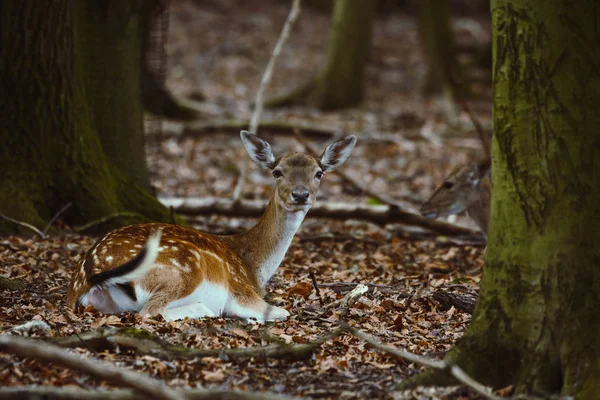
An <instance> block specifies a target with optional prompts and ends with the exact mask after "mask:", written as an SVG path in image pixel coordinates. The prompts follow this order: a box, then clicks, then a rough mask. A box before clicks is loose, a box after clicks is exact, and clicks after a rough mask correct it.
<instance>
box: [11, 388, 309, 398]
mask: <svg viewBox="0 0 600 400" xmlns="http://www.w3.org/2000/svg"><path fill="white" fill-rule="evenodd" d="M176 393H177V394H178V395H180V396H181V398H182V399H186V400H225V399H227V400H291V399H292V398H291V397H288V396H283V395H276V394H271V393H267V392H260V393H258V392H242V391H238V390H218V389H176ZM145 398H154V397H145ZM22 399H54V400H80V399H86V400H139V399H140V395H139V393H136V392H134V391H132V390H129V389H103V390H88V389H82V388H77V387H56V386H16V387H5V388H0V400H22ZM294 399H298V398H294Z"/></svg>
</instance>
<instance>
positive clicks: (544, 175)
mask: <svg viewBox="0 0 600 400" xmlns="http://www.w3.org/2000/svg"><path fill="white" fill-rule="evenodd" d="M492 14H493V27H494V71H493V74H494V129H495V131H494V140H493V168H492V173H493V180H494V190H493V196H492V209H491V221H490V229H489V235H488V247H487V251H486V267H485V271H484V275H483V279H482V282H481V290H480V294H479V299H478V302H477V306H476V309H475V312H474V315H473V320H472V322H471V324H470V326H469V329H468V331H467V333H466V334H465V336H464V338H463V339H462V340H461V341H460V342H459V343H458V344H457V347H456V348H455V349H454V350H453V351H452V352H451V353H450V355H449V357H450V358H451V359H452V360H454V361H455V362H456V363H457V364H458V365H459V366H461V367H462V368H463V369H465V370H466V372H467V373H469V374H470V375H472V376H473V377H475V378H476V379H478V380H480V381H482V382H483V383H485V384H488V385H491V386H493V387H502V386H506V385H508V384H514V385H515V387H516V391H517V392H519V393H543V394H549V393H561V394H564V395H573V396H582V397H585V396H587V395H588V394H590V393H592V391H593V390H595V388H596V387H595V383H594V382H595V381H594V380H595V379H596V378H597V377H598V368H597V366H598V362H599V360H600V350H599V349H600V325H599V324H597V321H596V318H595V317H593V315H595V314H596V313H597V309H598V307H599V306H600V269H599V268H598V265H600V233H598V229H597V227H598V224H599V223H600V176H598V168H597V167H596V166H597V165H599V163H600V153H599V152H598V150H597V149H599V148H600V147H599V146H600V140H599V138H600V136H599V135H598V133H597V132H598V128H597V127H598V126H600V113H598V112H597V105H598V104H599V103H600V74H598V69H597V67H596V66H597V65H600V41H599V40H598V33H597V29H596V18H595V16H598V15H600V5H599V4H597V3H594V2H578V3H564V2H562V1H558V0H553V1H547V2H543V3H540V2H537V1H533V0H511V1H492ZM596 394H597V392H596Z"/></svg>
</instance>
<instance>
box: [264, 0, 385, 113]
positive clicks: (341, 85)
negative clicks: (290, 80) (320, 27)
mask: <svg viewBox="0 0 600 400" xmlns="http://www.w3.org/2000/svg"><path fill="white" fill-rule="evenodd" d="M376 8H377V0H361V1H353V0H335V5H334V8H333V20H332V24H331V28H330V29H329V40H328V42H327V56H326V58H325V64H324V65H323V67H322V68H321V69H320V70H319V72H318V75H317V76H316V78H313V79H312V80H311V81H310V82H308V83H307V84H305V85H303V86H300V87H299V88H296V89H294V90H292V91H291V92H289V93H286V94H283V95H281V96H275V97H273V98H270V99H267V100H266V101H265V102H264V105H265V107H267V108H274V107H282V106H287V105H291V104H309V105H311V106H314V107H317V108H320V109H322V110H333V109H339V108H345V107H350V106H354V105H356V104H358V103H360V102H361V101H362V99H363V92H364V75H365V68H366V64H367V60H368V58H369V49H370V46H371V34H372V30H373V18H374V16H375V10H376Z"/></svg>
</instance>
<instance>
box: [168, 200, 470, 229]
mask: <svg viewBox="0 0 600 400" xmlns="http://www.w3.org/2000/svg"><path fill="white" fill-rule="evenodd" d="M159 200H160V201H161V202H162V203H163V204H164V205H166V206H167V207H169V206H173V207H174V208H175V211H176V212H177V213H179V214H182V215H188V216H196V215H206V214H218V215H227V216H235V217H260V216H262V215H263V213H264V211H265V208H266V205H267V203H266V202H264V201H260V200H242V199H240V200H239V202H237V203H235V202H233V201H232V200H231V199H224V198H214V197H213V198H210V197H191V198H166V197H162V198H159ZM308 216H309V217H322V218H331V219H340V220H348V219H355V220H363V221H368V222H372V223H375V224H379V225H386V224H393V223H401V224H404V225H412V226H418V227H421V228H425V229H428V230H430V231H433V232H435V233H437V234H441V235H447V236H461V237H462V236H464V237H471V238H473V237H479V236H481V233H480V232H478V231H474V230H471V229H468V228H463V227H462V226H458V225H453V224H449V223H446V222H442V221H436V220H433V219H428V218H425V217H422V216H420V215H417V214H413V213H410V212H407V211H403V210H400V209H398V208H397V207H391V206H388V205H364V204H355V203H342V202H336V203H317V204H315V205H314V206H313V207H312V209H311V210H310V211H309V212H308Z"/></svg>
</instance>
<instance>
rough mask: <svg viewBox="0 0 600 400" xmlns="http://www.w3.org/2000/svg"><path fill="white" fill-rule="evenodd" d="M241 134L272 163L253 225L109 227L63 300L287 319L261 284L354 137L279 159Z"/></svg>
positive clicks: (166, 312) (143, 311)
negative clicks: (215, 229)
mask: <svg viewBox="0 0 600 400" xmlns="http://www.w3.org/2000/svg"><path fill="white" fill-rule="evenodd" d="M240 136H241V139H242V143H243V145H244V147H245V149H246V151H247V153H248V155H249V156H250V159H251V160H252V161H253V162H254V163H255V164H256V165H258V166H259V167H261V168H264V169H268V170H270V171H271V174H272V175H273V177H274V179H275V185H276V186H275V190H274V191H273V194H272V196H271V199H270V201H269V203H268V205H267V207H266V210H265V212H264V214H263V216H262V217H261V218H260V219H259V221H258V222H257V223H256V225H255V226H254V227H253V228H251V229H250V230H248V231H246V232H244V233H240V234H234V235H215V234H209V233H204V232H200V231H197V230H195V229H192V228H188V227H183V226H179V225H172V224H166V223H144V224H138V225H131V226H127V227H123V228H120V229H116V230H113V231H111V232H109V233H108V234H106V235H105V236H104V237H102V238H100V239H99V240H98V241H97V242H96V243H95V244H94V245H93V246H92V247H91V248H90V249H89V250H88V252H87V253H86V255H85V257H82V259H81V260H80V261H79V263H78V264H77V268H76V271H75V275H74V276H73V277H72V279H71V281H70V284H69V288H68V291H67V306H68V307H70V308H71V309H74V310H77V309H79V306H84V307H85V306H88V305H91V306H93V307H94V308H96V309H97V310H98V311H100V312H102V313H106V314H116V313H121V312H137V313H139V314H140V315H142V316H147V317H153V316H157V315H159V314H160V315H162V317H163V318H164V319H165V320H178V319H185V318H186V317H187V318H190V319H195V318H203V317H215V316H217V317H218V316H229V317H237V318H240V319H242V320H246V321H247V322H255V321H256V322H265V321H275V320H285V319H287V318H288V317H289V315H290V313H289V312H288V311H287V310H286V309H284V308H280V307H277V306H273V305H270V304H269V303H267V302H266V301H265V300H264V299H263V295H264V293H265V292H264V287H265V285H266V283H267V282H268V281H269V280H270V279H271V277H272V276H273V275H274V274H275V272H276V271H277V269H278V268H279V265H280V264H281V262H282V260H283V258H284V256H285V254H286V252H287V250H288V248H289V247H290V244H291V242H292V239H293V237H294V235H295V234H296V232H297V230H298V228H299V227H300V225H301V223H302V221H303V220H304V217H305V216H306V213H307V212H308V211H309V210H310V208H311V207H312V205H313V204H314V202H315V200H316V197H317V192H318V189H319V186H320V183H321V180H322V178H323V176H324V175H325V174H326V173H328V172H331V171H334V170H335V169H337V168H338V167H339V166H340V165H342V164H343V163H344V161H346V159H347V158H348V157H349V156H350V153H351V152H352V149H353V148H354V146H355V144H356V137H355V136H353V135H350V136H346V137H344V138H342V139H339V140H337V141H335V142H333V143H331V144H330V145H329V146H327V147H326V148H325V150H324V151H323V153H322V155H321V156H320V157H319V158H316V157H313V156H311V155H308V154H304V153H298V152H294V153H290V154H287V155H284V156H283V157H279V158H276V157H275V155H274V154H273V151H272V149H271V145H270V144H269V143H268V142H267V141H265V140H263V139H261V138H259V137H258V136H256V135H255V134H253V133H250V132H248V131H242V132H241V133H240Z"/></svg>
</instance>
